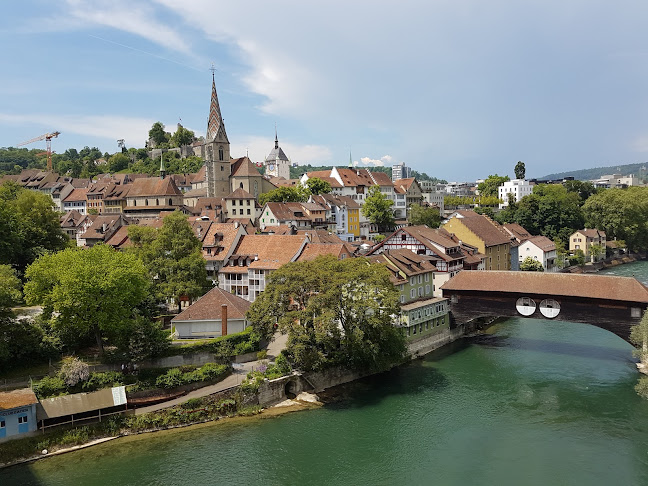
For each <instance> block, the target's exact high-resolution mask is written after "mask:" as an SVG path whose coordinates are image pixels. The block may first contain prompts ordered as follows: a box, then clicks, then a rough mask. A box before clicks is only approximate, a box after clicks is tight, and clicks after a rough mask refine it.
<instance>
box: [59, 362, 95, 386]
mask: <svg viewBox="0 0 648 486" xmlns="http://www.w3.org/2000/svg"><path fill="white" fill-rule="evenodd" d="M58 376H59V378H61V379H62V380H63V381H64V382H65V384H66V385H67V386H68V387H73V386H76V385H78V384H79V383H80V382H82V381H86V380H87V379H88V378H90V367H89V366H88V365H87V364H86V363H84V362H83V361H81V360H80V359H79V358H75V357H66V358H64V359H63V366H61V369H60V371H59V372H58Z"/></svg>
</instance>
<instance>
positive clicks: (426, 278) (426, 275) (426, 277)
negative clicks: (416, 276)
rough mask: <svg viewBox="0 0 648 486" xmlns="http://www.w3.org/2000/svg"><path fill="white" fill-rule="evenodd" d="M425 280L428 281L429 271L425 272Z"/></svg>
mask: <svg viewBox="0 0 648 486" xmlns="http://www.w3.org/2000/svg"><path fill="white" fill-rule="evenodd" d="M425 281H426V282H429V281H430V274H429V273H426V274H425Z"/></svg>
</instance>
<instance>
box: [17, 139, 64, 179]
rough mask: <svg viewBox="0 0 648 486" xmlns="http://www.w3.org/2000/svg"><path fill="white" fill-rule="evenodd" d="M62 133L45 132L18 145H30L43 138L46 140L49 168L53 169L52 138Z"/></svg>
mask: <svg viewBox="0 0 648 486" xmlns="http://www.w3.org/2000/svg"><path fill="white" fill-rule="evenodd" d="M60 134H61V132H52V133H45V134H43V135H41V136H40V137H36V138H32V139H31V140H27V141H26V142H22V143H19V144H18V145H16V147H22V146H23V145H29V144H30V143H33V142H40V141H41V140H45V142H46V143H47V152H46V153H47V170H52V139H53V138H56V137H58V136H59V135H60Z"/></svg>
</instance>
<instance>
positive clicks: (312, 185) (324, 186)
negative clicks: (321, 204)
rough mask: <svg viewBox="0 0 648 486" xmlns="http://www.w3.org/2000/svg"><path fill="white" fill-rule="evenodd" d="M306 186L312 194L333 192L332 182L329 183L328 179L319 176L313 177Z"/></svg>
mask: <svg viewBox="0 0 648 486" xmlns="http://www.w3.org/2000/svg"><path fill="white" fill-rule="evenodd" d="M306 187H307V188H308V190H309V191H310V193H311V194H314V195H316V196H317V195H319V194H328V193H329V192H331V184H329V183H328V182H326V181H323V180H322V179H320V178H319V177H311V178H310V179H308V180H307V181H306Z"/></svg>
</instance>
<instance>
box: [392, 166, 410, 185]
mask: <svg viewBox="0 0 648 486" xmlns="http://www.w3.org/2000/svg"><path fill="white" fill-rule="evenodd" d="M410 177H412V169H411V168H410V167H407V166H406V165H405V162H401V163H400V164H393V165H392V177H391V179H392V182H396V181H397V180H398V179H408V178H410Z"/></svg>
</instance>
